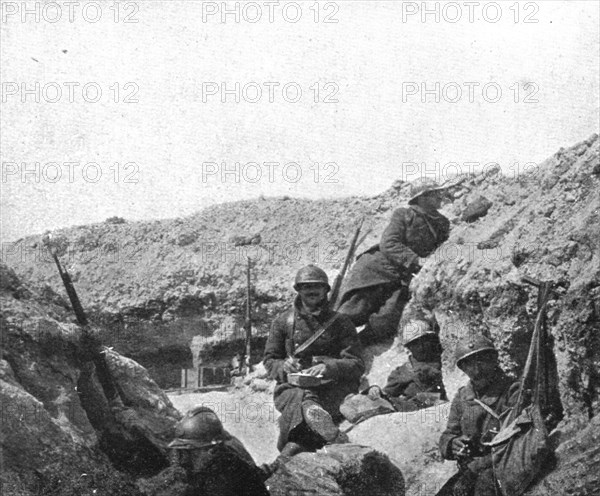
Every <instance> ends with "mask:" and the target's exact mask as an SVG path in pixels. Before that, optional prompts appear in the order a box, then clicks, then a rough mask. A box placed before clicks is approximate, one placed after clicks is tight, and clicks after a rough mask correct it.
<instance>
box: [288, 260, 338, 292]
mask: <svg viewBox="0 0 600 496" xmlns="http://www.w3.org/2000/svg"><path fill="white" fill-rule="evenodd" d="M316 283H317V284H323V285H324V286H327V291H329V290H330V289H331V286H329V278H328V277H327V274H326V273H325V271H324V270H323V269H321V268H319V267H317V266H316V265H312V264H311V265H307V266H306V267H302V268H301V269H300V270H299V271H298V272H297V273H296V280H295V281H294V289H295V290H296V291H298V285H299V284H316Z"/></svg>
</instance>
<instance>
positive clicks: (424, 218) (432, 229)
mask: <svg viewBox="0 0 600 496" xmlns="http://www.w3.org/2000/svg"><path fill="white" fill-rule="evenodd" d="M423 220H424V221H425V224H427V227H428V228H429V230H430V231H431V234H433V239H435V241H436V243H437V241H438V238H439V236H438V233H437V231H436V230H435V229H434V228H433V226H432V225H431V222H429V219H428V218H427V215H425V214H423Z"/></svg>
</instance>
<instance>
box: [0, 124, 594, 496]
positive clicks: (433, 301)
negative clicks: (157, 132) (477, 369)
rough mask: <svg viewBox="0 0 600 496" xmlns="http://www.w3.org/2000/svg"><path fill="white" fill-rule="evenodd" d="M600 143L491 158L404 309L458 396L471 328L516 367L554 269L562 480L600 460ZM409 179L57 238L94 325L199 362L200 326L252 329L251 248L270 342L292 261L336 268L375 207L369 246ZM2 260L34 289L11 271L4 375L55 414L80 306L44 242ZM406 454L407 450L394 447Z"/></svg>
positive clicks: (227, 337)
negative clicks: (350, 193) (439, 350)
mask: <svg viewBox="0 0 600 496" xmlns="http://www.w3.org/2000/svg"><path fill="white" fill-rule="evenodd" d="M599 146H600V141H599V139H598V136H597V135H594V136H592V137H591V138H590V139H588V140H586V141H584V142H581V143H579V144H577V145H575V146H573V147H571V148H569V149H561V150H560V151H559V152H558V153H556V154H555V155H554V156H552V157H551V158H550V159H548V160H546V161H545V162H543V163H542V164H539V166H537V167H536V168H535V170H530V171H529V173H528V174H524V175H518V176H516V177H506V176H503V175H502V174H500V173H499V171H498V170H489V171H487V173H486V174H482V175H479V176H474V177H469V178H467V181H466V183H465V184H466V186H468V187H469V189H470V191H469V192H468V193H467V194H464V195H462V196H461V197H460V198H459V199H458V200H457V201H455V202H454V203H453V204H451V205H449V206H447V207H446V208H445V210H444V212H445V214H446V215H448V217H449V218H450V219H451V222H452V224H453V227H452V230H451V235H450V239H449V240H448V241H447V242H446V243H445V244H444V245H443V246H442V247H440V249H439V250H438V251H437V252H436V253H435V254H433V255H432V256H431V257H429V258H428V259H427V260H426V262H425V263H424V265H423V269H422V270H421V272H420V273H419V275H418V276H417V277H415V279H414V280H413V282H412V284H411V291H412V293H413V299H412V301H411V302H410V304H409V305H408V307H407V309H406V312H411V311H412V310H415V309H418V308H420V307H423V308H426V309H428V310H429V311H432V312H434V313H435V315H436V317H437V319H438V322H439V323H440V326H441V339H442V343H443V345H444V349H445V354H444V374H445V375H444V377H445V381H446V385H447V390H448V393H449V395H450V396H452V395H453V393H454V391H455V390H456V386H457V385H458V383H459V382H461V381H462V380H463V377H464V376H462V375H461V374H460V373H459V372H458V371H457V370H456V368H455V366H454V362H453V359H452V353H453V349H454V347H455V344H456V342H457V341H458V340H460V339H464V338H465V336H466V333H468V332H469V331H467V329H472V328H473V327H474V326H479V327H482V328H483V327H485V328H487V329H489V332H490V333H491V335H492V337H493V338H494V340H495V342H496V344H497V345H498V347H499V348H500V352H501V361H502V365H503V367H504V368H505V369H506V370H507V371H508V372H510V373H512V374H514V375H516V374H518V373H519V372H520V370H521V368H522V365H523V362H524V359H525V354H526V351H527V346H528V344H529V340H530V337H531V331H532V329H533V320H534V317H535V300H536V298H535V290H534V289H533V288H531V287H530V286H527V285H526V284H524V283H523V282H522V276H524V275H528V276H532V277H535V278H538V279H541V280H551V281H553V282H555V283H556V286H557V287H560V288H562V290H561V291H558V292H557V294H556V296H555V297H554V299H553V300H552V301H551V303H550V305H549V312H548V324H549V332H550V334H551V338H552V343H553V344H552V346H553V350H554V354H555V356H556V375H557V377H558V382H559V390H560V399H561V401H562V405H563V407H564V409H565V414H566V416H565V420H564V421H563V423H562V425H561V426H560V429H561V431H560V432H563V437H562V439H561V445H560V447H559V451H560V450H562V451H560V453H562V455H561V456H562V458H560V457H559V463H558V469H557V470H559V472H557V473H563V474H565V478H564V479H565V481H566V480H571V479H572V480H574V479H575V478H576V475H577V474H579V473H580V472H578V470H579V468H578V465H577V463H579V462H578V461H577V460H585V463H588V464H591V465H595V464H596V463H597V460H598V459H599V455H598V453H597V452H596V451H593V450H591V451H590V450H588V451H584V452H579V451H577V450H576V449H574V448H573V449H571V448H569V446H570V445H569V444H568V443H570V442H572V443H577V439H579V438H578V437H576V436H577V429H578V428H579V427H578V426H581V425H585V423H586V422H588V421H589V419H590V418H594V419H595V418H597V414H598V410H599V408H600V403H599V392H600V377H599V374H598V370H599V366H600V342H599V339H600V338H599V336H600V245H599V243H600V241H599V240H600V184H599V182H600V167H599ZM407 189H408V185H407V184H405V183H397V184H395V185H394V186H393V187H392V188H391V189H390V190H389V191H387V192H386V193H385V194H383V195H379V196H376V197H372V198H347V199H343V200H321V201H309V200H290V199H285V198H281V199H260V200H258V201H254V202H237V203H230V204H224V205H220V206H217V207H211V208H209V209H207V210H205V211H203V212H200V213H199V214H197V215H194V216H191V217H188V218H185V219H174V220H168V221H157V222H140V223H119V224H114V223H110V222H108V223H104V224H97V225H92V226H82V227H77V228H71V229H66V230H62V231H60V232H58V233H56V238H57V239H58V241H59V243H60V244H61V245H62V258H63V260H64V261H65V264H66V265H67V267H68V269H69V271H70V272H71V273H72V274H73V276H74V279H75V284H76V286H77V288H78V290H79V291H80V293H81V297H82V298H81V299H82V301H83V304H84V306H85V307H86V308H87V309H91V310H93V314H94V318H95V320H96V322H99V323H103V324H104V325H105V337H106V341H107V342H109V343H115V344H117V350H119V349H127V350H128V351H127V352H128V353H130V354H131V355H134V353H138V354H140V356H147V357H156V356H157V351H156V349H157V347H159V348H158V349H159V353H158V355H164V354H162V353H161V351H162V350H163V348H162V347H164V349H170V350H172V354H171V355H170V356H171V357H172V363H173V364H175V366H176V367H178V366H179V365H180V364H181V363H182V362H185V361H186V360H189V356H187V355H185V354H180V352H181V351H182V350H183V351H185V350H186V349H187V348H188V346H189V343H190V342H191V341H192V339H193V338H194V337H196V338H199V340H198V339H196V340H195V342H196V345H199V346H200V347H201V345H202V342H201V341H202V340H203V339H205V340H207V341H208V340H209V339H210V340H211V346H209V347H207V349H209V351H210V350H214V346H212V343H214V342H215V341H216V342H218V341H220V340H224V341H227V342H231V341H232V340H234V339H235V338H236V337H241V334H240V328H241V324H242V321H243V315H244V305H245V287H244V284H245V269H246V261H247V258H248V257H249V258H250V259H251V260H252V261H253V278H254V279H253V283H254V293H253V298H254V310H255V317H256V318H255V333H256V334H257V335H259V336H261V335H262V336H263V339H264V335H265V334H266V332H267V329H268V325H269V323H270V321H271V320H272V318H273V317H274V315H275V314H276V313H278V312H279V311H281V310H282V309H283V308H284V307H286V306H288V305H289V304H290V301H291V298H292V296H293V295H292V290H291V279H292V275H293V274H294V272H295V270H296V269H297V268H299V267H300V266H302V265H304V264H306V263H309V262H312V263H317V264H319V265H321V266H323V267H324V268H325V270H326V271H327V272H328V273H329V275H330V276H333V275H334V274H335V273H336V271H337V269H339V267H340V265H341V262H342V260H343V257H344V253H345V250H346V248H347V246H348V240H349V234H350V233H351V232H352V230H353V228H354V225H355V224H356V221H357V220H358V219H359V218H360V217H361V216H362V215H366V216H367V219H368V222H367V224H368V225H367V226H366V229H367V230H368V229H369V228H372V232H371V233H370V235H369V237H368V238H367V240H366V241H365V243H364V245H363V248H364V247H366V246H368V245H369V244H370V243H371V242H376V241H377V240H378V237H379V236H380V234H381V232H382V230H383V228H384V226H385V224H386V222H387V220H388V219H389V216H390V215H391V211H392V209H393V208H395V207H397V206H399V204H400V203H401V200H405V199H406V198H407ZM5 258H6V261H7V262H8V263H9V264H10V265H12V266H13V267H14V268H15V270H16V271H17V273H18V275H19V276H20V277H24V278H27V280H28V281H32V284H33V288H34V289H33V292H32V290H30V289H28V288H26V287H24V286H22V285H21V284H20V282H19V279H18V278H17V276H16V275H15V274H14V273H12V272H11V271H8V270H3V274H2V290H3V295H4V296H3V298H6V299H7V301H9V303H10V305H11V309H10V311H9V312H7V313H6V314H7V315H9V316H10V318H11V319H13V321H10V322H8V321H9V319H8V318H6V320H7V326H9V327H8V329H9V330H10V329H13V331H14V328H15V323H14V320H15V319H16V320H20V321H21V322H23V323H24V324H23V325H21V327H20V328H22V330H21V331H19V333H18V335H19V336H20V337H19V338H18V339H17V340H16V341H14V343H13V344H12V345H11V346H13V350H14V351H13V353H12V356H11V357H10V359H6V361H7V362H8V366H4V368H3V369H2V370H4V371H5V376H4V377H6V378H7V383H10V380H9V379H10V378H11V377H14V378H15V380H16V382H17V386H15V385H14V384H13V387H19V385H20V387H21V388H22V389H23V390H24V391H25V392H26V393H27V394H30V395H31V396H33V397H35V398H37V399H38V400H36V401H41V402H42V403H43V404H44V408H45V410H46V411H47V412H49V413H48V415H50V417H52V418H53V419H55V420H52V422H53V423H55V422H56V421H57V420H56V419H58V418H61V412H63V413H64V409H65V408H66V406H65V405H71V404H73V405H75V406H74V407H73V408H75V410H77V408H80V407H78V406H77V405H79V403H78V402H77V401H76V399H75V397H73V387H74V385H75V384H76V379H73V377H76V375H74V372H73V370H72V367H71V366H70V365H69V366H67V365H65V363H69V360H70V359H69V358H68V357H67V358H60V359H57V360H55V359H54V358H52V359H51V360H50V361H48V360H47V359H46V358H44V359H43V360H40V359H39V354H40V353H43V354H44V357H47V356H49V357H53V356H55V355H53V353H55V351H53V350H55V346H56V345H55V344H53V343H54V341H53V340H54V338H53V336H56V335H60V336H61V337H60V339H59V342H60V343H63V344H64V346H66V347H67V349H70V348H69V346H71V344H68V343H71V341H69V339H72V338H70V337H69V336H72V335H73V334H74V333H76V330H75V329H74V326H72V325H69V324H66V322H67V321H68V320H69V318H70V317H68V315H69V314H68V305H67V304H66V302H65V299H64V298H63V297H61V296H58V295H57V293H55V292H54V291H59V294H62V291H61V290H59V288H61V282H60V280H59V278H58V275H57V274H56V273H55V269H54V266H53V264H52V262H51V260H50V259H49V258H48V256H47V255H46V254H45V252H44V251H43V249H42V247H41V246H40V243H39V240H38V239H37V238H33V237H31V238H27V239H23V240H20V241H19V242H17V243H16V244H14V245H13V246H11V247H10V249H9V250H8V251H7V253H6V257H5ZM32 295H34V296H32ZM40 302H43V303H40ZM41 306H43V308H41ZM3 319H5V317H4V314H3ZM38 322H40V323H42V324H41V328H43V329H44V330H45V331H44V336H46V335H47V337H45V338H44V339H41V340H40V339H34V338H32V337H31V336H30V333H31V329H30V327H33V328H34V329H37V328H38V327H39V324H38ZM3 324H4V322H3ZM10 326H12V327H10ZM36 326H38V327H36ZM46 330H47V332H46ZM13 331H11V332H13ZM13 334H15V333H14V332H13ZM8 335H9V336H10V335H11V334H10V332H9V334H8ZM15 335H16V334H15ZM28 336H29V337H28ZM141 336H142V338H141V339H140V337H141ZM140 342H141V344H139V343H140ZM61 346H62V345H61ZM169 347H170V348H169ZM225 348H226V349H227V350H228V352H230V351H231V350H229V348H227V347H225ZM60 353H63V352H62V351H61V352H60ZM60 353H59V355H60ZM65 353H67V355H68V354H69V353H70V351H67V352H65ZM144 354H146V355H144ZM60 356H61V357H62V355H60ZM65 356H66V355H65ZM134 356H135V355H134ZM213 358H215V359H216V360H218V359H219V357H213ZM403 359H404V355H403V353H402V352H401V351H400V350H398V347H397V343H396V345H392V344H391V343H388V344H387V345H384V346H381V347H380V349H378V350H372V354H371V358H369V361H370V363H371V370H370V372H369V381H370V382H372V383H382V382H383V381H385V377H387V373H388V371H389V370H390V369H391V368H392V367H394V366H397V365H399V363H400V362H401V361H402V360H403ZM53 360H54V361H53ZM149 361H151V360H150V358H149ZM33 363H37V365H36V366H32V364H33ZM50 364H51V365H50ZM142 364H144V362H143V361H142ZM59 371H60V372H59ZM155 373H156V372H155ZM61 391H62V392H63V393H61ZM15 394H16V393H15ZM61 394H62V396H61ZM65 398H66V399H65ZM65 415H66V414H65ZM382 419H383V417H382ZM380 421H381V422H383V424H382V426H381V431H382V432H383V433H386V432H392V430H391V428H390V427H389V426H388V425H386V422H385V421H384V420H379V419H377V418H376V419H372V420H370V421H367V422H365V427H364V429H366V428H367V427H368V426H369V423H370V422H380ZM442 423H443V422H442ZM442 423H441V424H442ZM441 424H440V425H441ZM61 425H62V424H61ZM65 425H67V424H65ZM67 427H68V428H67ZM67 427H65V429H67V430H68V432H69V435H71V434H70V433H71V431H72V432H74V433H76V434H77V436H79V438H78V439H80V440H79V441H78V443H79V444H81V445H82V446H87V445H89V443H92V444H93V442H94V441H93V436H94V432H93V429H90V427H89V425H86V423H85V422H83V421H82V422H79V423H78V422H77V421H73V422H70V423H69V425H67ZM61 429H62V427H61ZM357 429H358V428H357ZM231 430H233V429H231ZM61 432H62V430H61ZM360 432H361V430H360V429H358V430H357V431H356V435H359V434H360ZM402 432H404V431H402ZM411 432H412V433H413V434H414V433H416V432H420V431H418V430H413V431H410V430H407V431H406V432H405V433H404V434H398V435H400V436H404V435H406V436H408V437H407V441H405V443H406V444H407V445H410V443H411V442H412V441H411V440H410V436H411V435H413V434H411ZM596 433H597V423H596V422H592V423H590V425H589V432H588V433H587V436H588V437H587V438H586V440H587V439H594V436H595V435H596ZM434 434H435V435H437V431H436V429H433V428H431V429H430V430H429V431H428V432H427V433H424V434H423V436H425V437H423V439H424V441H423V443H424V444H423V445H422V446H423V450H424V451H423V450H422V455H423V456H425V457H427V456H428V453H431V457H432V458H435V455H434V454H433V451H431V450H433V448H431V450H430V449H429V448H428V446H433V444H432V443H433V437H435V435H434ZM429 435H431V439H430V437H428V436H429ZM239 437H240V438H241V439H242V440H245V439H244V436H243V435H239ZM390 438H393V436H390ZM570 440H573V441H570ZM13 441H15V440H13ZM582 441H584V440H583V439H582ZM15 442H16V441H15ZM86 443H88V444H86ZM382 449H383V448H382ZM386 449H387V448H386ZM389 449H390V450H391V449H392V447H390V448H389ZM408 449H410V448H408ZM384 451H385V450H384ZM65 457H66V459H69V458H68V456H67V455H65ZM390 458H392V459H394V458H395V455H393V454H390ZM421 460H423V458H421ZM267 461H270V460H267ZM396 462H397V463H399V464H401V463H408V462H406V461H404V462H403V461H401V460H399V459H398V458H397V457H396ZM411 463H412V462H411ZM415 463H416V464H418V463H419V462H418V461H417V460H415ZM439 465H440V466H444V465H442V464H439ZM436 466H437V464H433V463H424V462H423V464H422V465H421V466H420V468H418V470H417V471H416V472H414V473H412V474H411V473H410V471H409V472H408V476H407V482H408V483H409V485H410V486H411V487H410V488H409V489H411V490H412V488H414V487H416V486H418V484H419V483H421V482H420V481H424V480H426V479H424V477H425V476H426V475H427V474H428V473H437V472H436V471H437V470H438V469H437V468H434V467H436ZM419 470H420V472H419ZM561 470H563V472H560V471H561ZM569 474H571V475H569ZM569 477H571V479H569ZM548 480H549V481H551V482H549V484H554V485H551V486H548V487H552V488H553V489H552V492H556V493H563V492H565V493H566V492H567V489H568V488H567V487H566V482H565V483H564V484H563V485H562V486H561V482H560V480H559V478H554V479H553V478H552V477H551V476H549V478H548ZM582 480H584V479H582ZM586 480H587V479H586ZM552 481H555V482H552ZM581 487H584V486H581ZM555 488H558V489H556V490H555ZM578 491H579V492H578V493H571V494H586V493H585V492H584V489H581V490H579V489H578Z"/></svg>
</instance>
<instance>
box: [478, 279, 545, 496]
mask: <svg viewBox="0 0 600 496" xmlns="http://www.w3.org/2000/svg"><path fill="white" fill-rule="evenodd" d="M549 290H550V286H549V284H548V283H542V284H541V285H540V295H539V299H538V304H539V311H538V315H537V318H536V322H535V328H534V331H533V335H532V337H531V345H530V347H529V353H528V355H527V362H526V363H525V368H524V370H523V375H522V377H521V384H520V388H519V389H520V390H519V397H518V400H517V404H516V406H515V407H514V408H513V410H512V411H510V413H509V414H508V415H507V416H506V418H504V419H503V420H502V422H501V426H500V431H499V432H498V434H496V435H495V436H494V438H493V439H492V440H491V441H490V442H489V443H485V444H487V445H488V446H490V447H491V449H492V465H493V469H494V476H495V477H496V480H497V481H498V485H499V487H500V491H501V493H502V495H503V496H521V495H522V494H523V493H524V492H525V491H526V490H527V488H528V487H529V486H530V485H531V483H532V482H533V481H534V480H535V479H536V477H537V476H538V475H539V474H540V473H541V472H542V469H543V467H544V464H545V462H546V461H547V460H548V457H549V456H550V455H551V454H552V450H551V448H550V444H549V442H548V429H547V427H546V424H545V422H544V418H543V415H542V411H543V408H544V407H546V409H548V408H549V405H550V389H551V384H550V383H549V380H548V377H549V373H550V365H549V362H550V358H549V356H548V353H549V352H550V351H549V350H548V347H547V346H546V339H547V336H546V332H547V330H546V322H545V309H546V308H545V307H546V303H547V301H548V295H549Z"/></svg>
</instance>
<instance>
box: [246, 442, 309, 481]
mask: <svg viewBox="0 0 600 496" xmlns="http://www.w3.org/2000/svg"><path fill="white" fill-rule="evenodd" d="M305 451H308V450H307V449H306V448H305V447H304V446H302V445H301V444H298V443H294V442H292V441H288V442H287V443H286V444H285V446H284V447H283V449H282V450H281V453H279V456H277V458H275V460H274V461H272V462H271V463H263V464H262V465H259V467H258V469H259V470H260V472H261V477H262V480H263V482H264V481H266V480H267V479H268V478H269V477H271V476H272V475H273V474H274V473H275V472H276V471H277V469H278V468H279V467H281V466H282V465H285V463H286V462H287V461H288V460H289V459H290V458H291V457H292V456H294V455H297V454H298V453H304V452H305Z"/></svg>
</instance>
